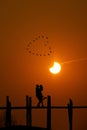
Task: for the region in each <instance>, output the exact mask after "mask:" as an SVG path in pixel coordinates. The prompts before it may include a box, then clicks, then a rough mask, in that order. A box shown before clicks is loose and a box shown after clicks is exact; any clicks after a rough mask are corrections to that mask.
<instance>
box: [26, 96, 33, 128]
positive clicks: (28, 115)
mask: <svg viewBox="0 0 87 130" xmlns="http://www.w3.org/2000/svg"><path fill="white" fill-rule="evenodd" d="M31 103H32V100H31V97H28V96H26V125H27V126H30V127H31V126H32V110H31Z"/></svg>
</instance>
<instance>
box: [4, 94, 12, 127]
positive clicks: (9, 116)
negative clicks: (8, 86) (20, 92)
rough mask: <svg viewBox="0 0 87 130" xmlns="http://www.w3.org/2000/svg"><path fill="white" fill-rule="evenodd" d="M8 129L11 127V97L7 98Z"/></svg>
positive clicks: (6, 123)
mask: <svg viewBox="0 0 87 130" xmlns="http://www.w3.org/2000/svg"><path fill="white" fill-rule="evenodd" d="M6 107H7V108H6V122H5V125H6V127H10V126H11V102H10V101H9V96H7V97H6Z"/></svg>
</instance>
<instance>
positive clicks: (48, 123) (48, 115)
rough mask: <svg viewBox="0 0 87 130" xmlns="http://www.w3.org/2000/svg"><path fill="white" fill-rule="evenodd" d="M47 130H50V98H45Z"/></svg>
mask: <svg viewBox="0 0 87 130" xmlns="http://www.w3.org/2000/svg"><path fill="white" fill-rule="evenodd" d="M47 130H51V97H50V96H48V97H47Z"/></svg>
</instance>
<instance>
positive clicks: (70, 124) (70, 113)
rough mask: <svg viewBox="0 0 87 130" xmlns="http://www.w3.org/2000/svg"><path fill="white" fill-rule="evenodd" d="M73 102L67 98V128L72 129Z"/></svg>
mask: <svg viewBox="0 0 87 130" xmlns="http://www.w3.org/2000/svg"><path fill="white" fill-rule="evenodd" d="M72 109H73V102H72V100H71V99H69V104H68V116H69V130H72V115H73V110H72Z"/></svg>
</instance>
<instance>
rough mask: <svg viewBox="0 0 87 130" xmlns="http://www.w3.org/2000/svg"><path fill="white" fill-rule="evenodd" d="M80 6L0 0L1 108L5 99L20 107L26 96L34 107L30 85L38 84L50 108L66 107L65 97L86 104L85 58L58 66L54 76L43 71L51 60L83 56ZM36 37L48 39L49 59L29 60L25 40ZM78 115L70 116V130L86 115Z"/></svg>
mask: <svg viewBox="0 0 87 130" xmlns="http://www.w3.org/2000/svg"><path fill="white" fill-rule="evenodd" d="M86 5H87V2H86V1H85V0H83V1H80V0H73V1H69V0H67V1H65V0H62V1H58V0H54V1H52V0H50V1H48V0H25V1H24V0H3V1H0V88H1V89H0V103H1V105H3V104H5V98H6V95H9V96H10V99H11V101H12V102H13V105H16V104H19V105H23V104H24V103H25V96H26V95H27V94H28V95H30V96H32V97H33V104H34V105H36V101H37V100H36V98H35V84H36V83H38V84H43V85H44V95H51V96H52V104H53V105H67V103H68V99H69V97H71V98H72V100H73V102H74V104H75V105H87V61H86V60H84V61H79V62H73V63H70V64H64V65H63V66H62V71H61V72H60V73H59V74H58V75H52V74H51V73H50V72H49V69H48V68H49V66H51V65H52V63H53V61H54V60H56V61H59V62H65V61H69V60H74V59H80V58H87V17H86V16H87V6H86ZM39 35H44V36H47V37H48V38H49V45H50V46H51V48H52V51H53V53H52V54H51V55H50V56H41V57H40V56H33V55H31V54H29V53H28V52H27V51H26V46H27V43H28V41H32V40H33V39H34V38H35V37H37V36H39ZM32 47H33V46H32ZM38 47H39V44H38ZM41 49H42V50H45V48H41ZM40 51H41V50H40ZM3 100H4V102H2V101H3ZM61 113H62V112H61ZM82 113H83V112H81V114H80V115H79V114H77V116H76V118H77V120H76V124H77V125H76V124H74V128H75V129H77V130H82V128H83V127H84V126H85V128H87V125H86V122H87V111H86V114H85V113H84V114H85V115H84V114H82ZM54 115H55V116H56V114H54ZM82 115H84V116H85V117H84V116H82ZM78 116H79V117H80V116H81V117H82V119H81V121H82V122H81V121H78V119H79V117H78ZM63 118H64V117H63ZM76 118H75V119H76ZM61 121H62V117H61V119H60V121H59V122H61ZM53 122H54V121H53ZM55 122H56V121H55ZM79 122H81V123H82V124H81V126H80V123H79ZM74 123H75V122H74ZM59 124H60V125H58V124H57V123H56V124H55V126H56V127H57V125H58V127H60V130H62V129H63V128H64V126H65V128H66V129H67V125H66V124H67V123H66V124H64V126H63V125H62V124H61V123H59ZM53 128H54V125H53ZM55 130H56V129H55Z"/></svg>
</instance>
